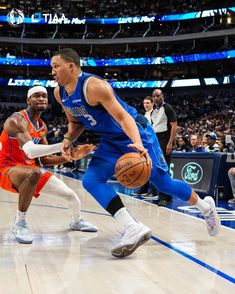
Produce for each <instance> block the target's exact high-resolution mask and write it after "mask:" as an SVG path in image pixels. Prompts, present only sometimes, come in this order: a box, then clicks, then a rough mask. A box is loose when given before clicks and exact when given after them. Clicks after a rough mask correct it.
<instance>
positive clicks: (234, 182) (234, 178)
mask: <svg viewBox="0 0 235 294" xmlns="http://www.w3.org/2000/svg"><path fill="white" fill-rule="evenodd" d="M228 177H229V180H230V184H231V188H232V193H233V198H232V199H229V201H228V203H229V204H235V167H232V168H230V170H229V171H228Z"/></svg>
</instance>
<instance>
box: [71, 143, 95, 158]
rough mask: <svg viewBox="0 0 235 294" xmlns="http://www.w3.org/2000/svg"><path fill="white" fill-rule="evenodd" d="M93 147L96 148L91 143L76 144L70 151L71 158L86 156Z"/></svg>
mask: <svg viewBox="0 0 235 294" xmlns="http://www.w3.org/2000/svg"><path fill="white" fill-rule="evenodd" d="M95 149H96V146H95V145H93V144H84V145H78V146H77V147H76V148H74V149H73V150H72V151H71V158H72V159H73V160H79V159H81V158H83V157H85V156H87V155H88V154H89V153H91V152H92V151H94V150H95Z"/></svg>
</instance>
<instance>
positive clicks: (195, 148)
mask: <svg viewBox="0 0 235 294" xmlns="http://www.w3.org/2000/svg"><path fill="white" fill-rule="evenodd" d="M190 144H191V146H192V148H191V149H189V152H205V148H204V147H203V146H201V145H200V141H199V139H198V135H191V137H190Z"/></svg>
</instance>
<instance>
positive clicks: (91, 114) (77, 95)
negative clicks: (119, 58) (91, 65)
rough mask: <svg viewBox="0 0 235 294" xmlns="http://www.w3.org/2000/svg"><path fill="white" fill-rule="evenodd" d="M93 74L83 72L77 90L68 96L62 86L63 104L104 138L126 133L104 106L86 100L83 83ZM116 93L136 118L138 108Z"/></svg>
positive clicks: (120, 101) (122, 103)
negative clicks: (91, 104)
mask: <svg viewBox="0 0 235 294" xmlns="http://www.w3.org/2000/svg"><path fill="white" fill-rule="evenodd" d="M91 76H94V75H92V74H88V73H85V72H82V73H81V75H80V76H79V79H78V83H77V86H76V89H75V92H74V93H73V94H71V95H69V96H67V93H66V91H65V88H64V87H61V86H60V97H61V100H62V104H63V105H64V107H65V109H66V110H67V111H68V112H69V113H70V114H71V115H73V116H74V117H75V118H77V119H78V120H79V121H80V122H81V123H83V125H84V126H86V127H87V128H88V129H90V130H92V131H94V132H96V133H97V134H100V135H102V136H103V137H104V138H107V139H112V138H115V137H117V136H120V135H125V134H124V132H123V130H122V128H121V127H120V125H119V124H118V123H117V121H115V119H114V118H113V117H112V116H111V115H110V114H109V113H108V112H107V110H106V109H105V108H104V107H103V106H101V105H98V106H90V105H88V103H87V102H86V99H85V97H84V94H83V84H84V82H85V80H86V79H87V78H89V77H91ZM94 77H96V76H94ZM114 95H115V97H116V99H117V100H118V102H119V103H120V104H121V105H122V107H123V108H124V109H125V110H126V111H127V112H128V113H129V114H130V115H131V116H132V117H133V118H134V119H135V118H136V117H137V111H136V109H135V108H133V107H131V106H129V105H127V104H126V103H125V102H124V101H122V100H121V99H120V98H119V97H118V96H117V94H116V93H115V92H114Z"/></svg>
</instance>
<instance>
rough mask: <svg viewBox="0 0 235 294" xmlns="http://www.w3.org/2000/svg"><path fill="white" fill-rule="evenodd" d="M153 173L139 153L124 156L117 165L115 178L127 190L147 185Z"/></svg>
mask: <svg viewBox="0 0 235 294" xmlns="http://www.w3.org/2000/svg"><path fill="white" fill-rule="evenodd" d="M150 173H151V168H150V165H149V164H147V161H146V159H145V157H142V156H140V154H139V153H137V152H130V153H126V154H124V155H122V156H121V157H120V158H119V159H118V161H117V163H116V165H115V176H116V177H117V180H118V182H119V183H120V184H122V185H123V186H124V187H127V188H139V187H141V186H143V185H144V184H146V183H147V181H148V179H149V177H150Z"/></svg>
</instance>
